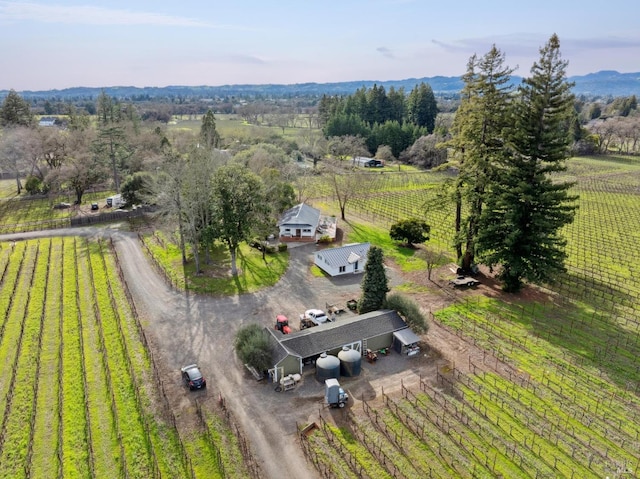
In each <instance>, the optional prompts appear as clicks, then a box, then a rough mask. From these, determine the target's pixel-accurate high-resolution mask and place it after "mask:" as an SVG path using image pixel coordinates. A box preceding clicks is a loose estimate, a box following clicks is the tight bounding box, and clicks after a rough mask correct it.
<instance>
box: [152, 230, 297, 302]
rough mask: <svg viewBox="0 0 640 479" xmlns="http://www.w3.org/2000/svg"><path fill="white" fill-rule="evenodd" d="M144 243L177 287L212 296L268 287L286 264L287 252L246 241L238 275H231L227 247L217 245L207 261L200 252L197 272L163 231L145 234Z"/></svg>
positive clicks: (277, 277)
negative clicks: (271, 250) (266, 249)
mask: <svg viewBox="0 0 640 479" xmlns="http://www.w3.org/2000/svg"><path fill="white" fill-rule="evenodd" d="M143 240H144V244H145V245H146V246H147V251H148V252H149V253H150V254H151V256H152V258H153V259H154V261H155V262H156V264H157V265H158V266H159V267H160V268H161V269H162V270H163V272H164V274H165V275H166V276H167V278H168V279H169V280H170V281H171V282H172V283H173V284H174V286H176V287H177V288H180V289H188V290H189V291H194V292H196V293H206V294H212V295H233V294H242V293H251V292H253V291H257V290H259V289H261V288H264V287H267V286H273V285H274V284H276V283H277V282H278V280H279V279H280V277H281V276H282V275H283V274H284V273H285V271H286V270H287V267H288V266H289V253H288V252H287V251H283V252H277V253H268V254H267V255H266V256H265V258H264V259H263V258H262V253H261V252H260V251H258V250H256V249H255V248H251V247H249V246H248V245H246V244H244V243H243V244H241V245H240V248H239V250H238V253H237V257H236V265H237V268H238V276H237V277H233V276H232V275H231V258H230V255H229V250H228V249H227V248H226V247H225V246H224V245H222V244H216V245H215V246H214V248H213V249H212V251H211V253H210V262H209V263H207V262H206V260H205V255H204V254H201V255H200V261H201V270H202V272H201V273H200V274H196V272H195V263H194V260H193V255H192V254H191V253H188V254H187V263H186V264H185V265H183V264H182V255H181V252H180V249H179V248H178V247H177V246H176V245H175V244H173V243H172V242H170V241H168V240H167V239H166V238H165V237H164V236H163V235H162V234H160V233H157V232H156V233H155V234H153V235H145V236H144V238H143Z"/></svg>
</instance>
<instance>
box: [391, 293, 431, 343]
mask: <svg viewBox="0 0 640 479" xmlns="http://www.w3.org/2000/svg"><path fill="white" fill-rule="evenodd" d="M385 308H387V309H393V310H395V311H397V312H398V314H400V316H402V317H403V318H404V320H405V321H406V322H407V325H408V326H409V327H410V328H411V329H412V330H413V331H414V332H415V333H417V334H419V333H426V332H427V331H428V330H429V324H428V323H427V318H426V317H425V316H424V314H422V311H420V306H419V305H418V303H416V302H415V301H413V300H412V299H411V298H408V297H406V296H404V295H402V294H398V293H394V294H390V295H388V296H387V299H386V301H385Z"/></svg>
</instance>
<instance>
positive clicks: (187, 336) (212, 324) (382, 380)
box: [0, 225, 450, 479]
mask: <svg viewBox="0 0 640 479" xmlns="http://www.w3.org/2000/svg"><path fill="white" fill-rule="evenodd" d="M60 235H83V236H102V237H112V238H113V239H114V242H115V245H116V248H117V251H118V254H119V256H120V259H121V264H122V267H123V270H124V274H125V277H126V279H127V283H128V284H129V287H130V289H131V293H132V295H133V297H134V301H135V303H136V309H137V311H138V313H139V314H140V315H141V319H142V321H143V326H144V329H145V333H146V335H147V339H149V340H150V342H151V349H152V352H153V356H154V359H155V360H156V362H157V363H158V365H159V366H160V369H161V374H162V376H163V377H162V380H163V384H164V387H165V390H166V392H167V395H168V396H169V399H170V402H171V405H172V408H173V410H174V414H175V415H176V418H177V419H178V425H179V427H180V428H181V433H185V432H188V431H189V428H190V427H195V425H196V420H195V401H200V402H201V404H203V405H204V406H205V407H206V405H207V403H212V404H215V401H217V400H218V398H219V397H224V398H225V403H226V405H227V407H229V408H230V409H231V411H232V412H233V415H234V417H235V419H236V420H237V421H238V423H239V426H240V427H241V429H242V430H243V432H244V433H245V436H246V437H247V439H248V440H249V442H250V444H251V448H252V452H253V454H254V455H255V457H256V460H257V462H258V463H259V464H260V468H261V469H262V472H263V475H264V477H268V478H274V479H275V478H282V477H296V478H300V479H303V478H317V477H319V476H318V474H317V472H316V471H315V469H314V468H313V466H312V465H311V464H308V463H307V462H306V460H305V458H304V456H303V454H302V453H301V451H300V449H299V446H298V445H297V434H296V430H297V429H296V427H297V425H298V424H306V423H308V422H310V421H313V420H315V419H314V418H317V415H318V411H319V410H320V409H322V408H323V404H322V399H323V385H322V384H320V383H319V382H318V381H316V380H315V379H314V377H313V372H312V371H308V372H306V373H305V375H304V376H303V380H302V382H301V384H300V385H299V387H298V388H296V389H295V390H294V391H288V392H281V393H277V392H275V391H274V388H273V384H269V383H267V382H266V381H264V380H263V381H256V380H255V379H254V378H253V377H252V376H251V375H250V374H249V373H248V371H247V370H246V369H245V368H244V367H243V366H242V365H241V364H239V361H238V359H237V357H236V355H235V354H234V351H233V339H234V337H235V333H236V331H237V330H238V329H239V328H241V327H243V326H246V325H248V324H251V323H259V324H262V325H264V326H267V327H273V323H274V320H275V316H276V315H277V314H280V313H282V314H285V315H287V316H288V317H289V318H290V319H291V318H297V316H298V314H299V313H300V312H302V311H304V310H305V309H309V308H321V309H324V307H325V304H326V303H327V302H329V303H333V302H337V303H342V304H344V302H345V301H346V300H347V299H350V298H352V297H357V296H358V295H359V292H360V280H361V275H358V276H351V275H349V276H345V277H339V278H334V279H327V278H324V277H321V278H319V277H314V276H312V275H311V274H310V265H311V264H312V262H313V252H314V251H315V248H316V245H315V244H311V245H302V246H296V247H293V248H291V249H290V255H291V256H290V258H291V259H290V267H289V269H288V271H287V273H286V274H285V275H284V277H283V278H282V279H281V280H280V282H278V284H276V285H275V286H273V287H271V288H268V289H265V290H263V291H260V292H257V293H252V294H243V295H238V296H233V297H223V298H212V297H208V296H200V295H194V294H190V293H185V292H180V291H176V290H174V289H172V288H171V287H170V286H168V285H167V284H166V283H165V281H164V280H163V279H162V277H161V276H160V275H159V274H158V273H157V271H156V270H155V269H154V268H153V267H152V266H151V265H150V263H149V262H148V260H147V258H146V257H145V255H144V253H143V252H142V250H141V247H140V244H139V242H138V239H137V236H136V234H135V233H130V232H125V231H120V230H119V229H118V227H117V225H114V226H111V227H108V228H73V229H65V230H56V231H43V232H35V233H29V234H20V235H6V236H4V237H0V239H7V240H11V239H21V238H27V237H43V236H60ZM388 277H389V280H390V285H391V286H394V285H398V284H400V283H402V282H403V281H404V279H403V278H401V277H400V275H399V274H398V273H396V272H395V271H394V270H392V269H388ZM344 314H352V313H349V312H347V313H344ZM292 323H294V325H295V321H292ZM432 332H434V333H435V335H434V336H435V337H434V339H436V342H440V341H442V342H445V341H447V340H448V339H450V338H447V337H446V332H443V331H440V332H438V329H437V328H436V329H435V330H434V329H433V328H432ZM431 334H432V333H431V332H430V334H429V335H430V336H431ZM443 335H444V336H443ZM438 339H439V341H438ZM433 359H434V358H430V357H429V356H428V355H427V356H423V357H422V358H418V359H417V360H415V359H412V360H410V361H411V362H410V363H407V359H406V358H403V357H400V356H399V355H395V357H394V355H390V356H389V357H386V358H381V359H380V360H379V361H377V362H376V363H374V364H373V365H368V364H366V363H365V364H363V372H362V374H361V376H360V377H358V378H353V379H349V380H347V381H346V383H345V384H344V386H345V388H346V389H347V390H348V391H349V392H350V393H351V394H352V397H353V398H355V399H356V400H358V399H360V398H364V399H366V400H370V399H373V398H375V397H376V395H377V394H379V391H380V388H381V387H382V386H384V387H385V392H386V391H389V390H390V389H393V388H394V387H397V386H398V385H399V384H400V379H402V380H403V381H405V383H406V382H407V381H417V380H418V378H419V377H420V375H421V374H424V373H425V371H426V370H429V369H432V368H433V367H435V366H434V365H435V362H434V361H433ZM193 362H197V363H199V364H200V365H201V366H202V369H203V371H204V373H205V375H206V376H207V377H208V389H207V390H206V391H198V392H195V393H190V392H188V391H186V390H185V388H183V387H182V385H181V382H180V374H179V368H180V367H181V366H183V365H185V364H190V363H193Z"/></svg>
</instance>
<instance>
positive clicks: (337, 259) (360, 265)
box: [314, 243, 371, 276]
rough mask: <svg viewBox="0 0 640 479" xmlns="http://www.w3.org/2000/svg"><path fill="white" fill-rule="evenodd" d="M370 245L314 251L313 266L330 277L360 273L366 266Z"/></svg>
mask: <svg viewBox="0 0 640 479" xmlns="http://www.w3.org/2000/svg"><path fill="white" fill-rule="evenodd" d="M370 247H371V243H353V244H348V245H345V246H340V247H338V248H327V249H323V250H320V251H316V253H315V254H314V263H315V265H316V266H317V267H318V268H320V269H322V270H323V271H325V272H326V273H327V274H329V275H330V276H339V275H341V274H349V273H362V272H363V271H364V266H365V265H366V264H367V253H369V248H370Z"/></svg>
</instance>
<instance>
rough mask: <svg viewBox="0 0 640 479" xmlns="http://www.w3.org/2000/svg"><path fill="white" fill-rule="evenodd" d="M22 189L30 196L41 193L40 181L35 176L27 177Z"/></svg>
mask: <svg viewBox="0 0 640 479" xmlns="http://www.w3.org/2000/svg"><path fill="white" fill-rule="evenodd" d="M24 189H25V190H27V193H29V194H30V195H37V194H39V193H42V180H40V178H38V177H37V176H29V177H28V178H27V181H26V182H25V184H24Z"/></svg>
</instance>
